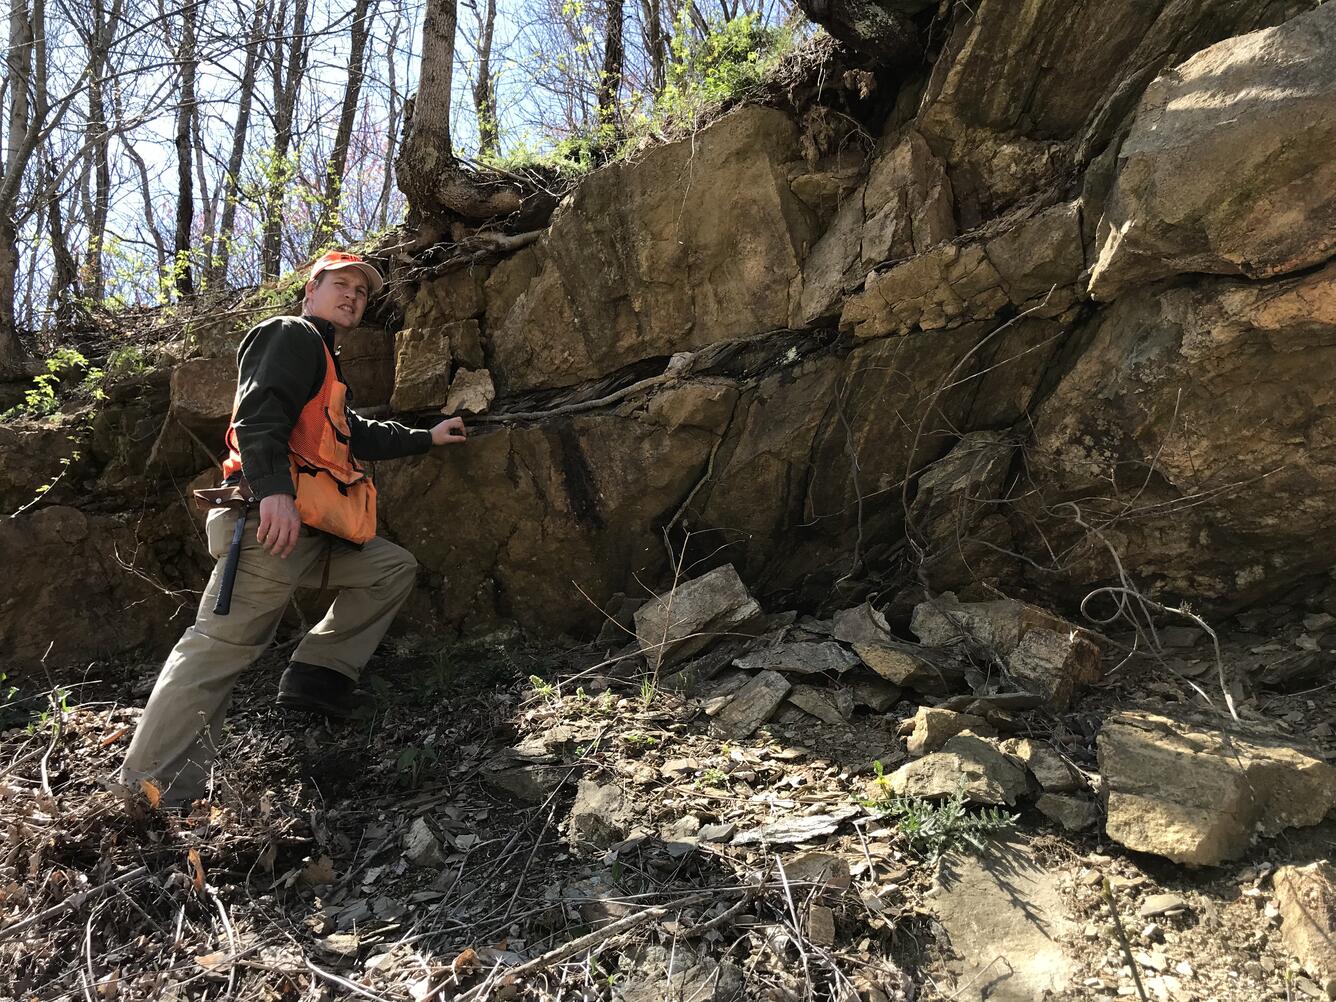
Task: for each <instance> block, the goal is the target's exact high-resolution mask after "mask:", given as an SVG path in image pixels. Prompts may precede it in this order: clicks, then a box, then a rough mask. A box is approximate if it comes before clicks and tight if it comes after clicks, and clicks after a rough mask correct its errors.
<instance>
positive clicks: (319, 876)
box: [301, 854, 336, 887]
mask: <svg viewBox="0 0 1336 1002" xmlns="http://www.w3.org/2000/svg"><path fill="white" fill-rule="evenodd" d="M335 878H336V874H335V872H334V860H332V859H330V858H329V855H328V854H325V855H322V856H321V857H320V858H319V859H316V860H312V861H311V862H310V863H307V864H306V865H305V866H304V867H302V876H301V880H302V883H304V884H309V885H311V886H312V887H319V886H320V885H322V884H332V883H334V880H335Z"/></svg>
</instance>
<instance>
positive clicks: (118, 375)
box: [107, 344, 150, 382]
mask: <svg viewBox="0 0 1336 1002" xmlns="http://www.w3.org/2000/svg"><path fill="white" fill-rule="evenodd" d="M149 368H150V367H149V364H148V359H147V358H146V357H145V356H144V352H143V350H142V349H141V348H140V347H139V346H138V345H133V344H127V345H124V346H122V347H120V348H115V349H113V350H112V351H111V353H110V354H108V355H107V376H108V377H109V378H111V379H112V380H114V381H117V382H119V381H121V380H125V379H134V378H136V377H138V376H142V375H144V374H145V373H146V372H148V370H149Z"/></svg>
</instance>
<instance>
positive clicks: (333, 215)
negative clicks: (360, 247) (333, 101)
mask: <svg viewBox="0 0 1336 1002" xmlns="http://www.w3.org/2000/svg"><path fill="white" fill-rule="evenodd" d="M493 2H495V0H493ZM370 8H371V3H370V0H356V3H355V5H354V7H353V26H352V46H351V49H350V51H349V53H348V86H347V87H346V88H345V89H344V92H343V107H342V108H341V109H340V111H339V127H338V130H337V131H336V132H335V134H334V149H333V151H332V152H331V154H330V157H329V164H328V165H327V166H326V168H325V194H324V198H323V199H321V206H320V218H319V220H318V221H317V222H316V226H315V232H314V233H313V234H312V235H311V253H313V254H314V253H315V252H316V251H318V250H320V249H321V248H322V247H324V246H325V243H326V242H327V241H328V240H329V239H330V237H331V236H333V234H334V229H335V227H336V226H337V225H338V219H339V208H340V204H341V202H342V199H343V172H344V170H345V169H346V168H347V166H348V144H349V143H350V142H351V141H352V135H353V122H354V120H355V119H356V117H357V110H358V108H359V107H360V106H361V96H362V78H363V75H364V68H365V67H364V62H365V54H366V39H367V34H368V32H369V31H370V28H371V14H372V12H371V9H370Z"/></svg>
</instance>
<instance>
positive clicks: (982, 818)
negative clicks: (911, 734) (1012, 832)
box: [864, 762, 1019, 859]
mask: <svg viewBox="0 0 1336 1002" xmlns="http://www.w3.org/2000/svg"><path fill="white" fill-rule="evenodd" d="M872 768H873V771H874V772H876V774H877V779H878V781H879V785H880V786H881V787H882V788H883V789H887V787H886V784H885V780H884V777H883V770H882V769H881V763H880V762H874V763H873V766H872ZM864 803H865V804H866V806H868V807H871V808H872V809H874V810H876V811H879V812H880V813H881V815H882V817H884V818H887V819H889V820H891V821H894V822H895V823H896V827H897V828H898V829H899V832H900V834H901V835H903V836H904V838H905V840H906V841H907V842H908V843H909V848H910V849H911V850H912V851H913V852H916V853H918V854H919V855H921V856H924V857H927V858H929V859H938V858H940V857H941V856H944V855H946V854H947V853H948V852H952V851H955V850H957V849H959V848H960V847H961V846H962V845H969V846H973V847H974V848H975V849H976V850H978V851H980V852H982V851H983V849H984V840H985V839H987V838H990V837H993V836H995V835H996V834H997V833H998V832H1002V831H1006V830H1007V829H1008V828H1010V827H1012V826H1013V825H1014V824H1015V823H1016V821H1017V820H1018V818H1019V815H1017V814H1011V813H1009V812H1007V811H1005V810H1003V809H1002V808H1000V807H985V808H982V809H980V810H976V811H971V810H970V808H969V801H968V798H967V796H966V794H965V784H964V783H963V782H962V783H960V784H958V785H957V786H956V792H955V793H953V794H952V795H951V796H950V797H948V798H947V799H946V800H940V801H934V800H924V799H923V798H921V797H893V796H888V795H883V796H880V797H877V798H876V799H874V800H868V801H864Z"/></svg>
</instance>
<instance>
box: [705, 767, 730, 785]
mask: <svg viewBox="0 0 1336 1002" xmlns="http://www.w3.org/2000/svg"><path fill="white" fill-rule="evenodd" d="M700 780H701V782H702V783H705V784H707V785H709V786H727V785H728V773H726V772H724V770H723V769H719V768H711V769H706V770H705V771H704V772H702V773H701V774H700Z"/></svg>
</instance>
